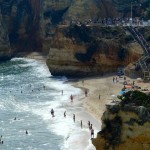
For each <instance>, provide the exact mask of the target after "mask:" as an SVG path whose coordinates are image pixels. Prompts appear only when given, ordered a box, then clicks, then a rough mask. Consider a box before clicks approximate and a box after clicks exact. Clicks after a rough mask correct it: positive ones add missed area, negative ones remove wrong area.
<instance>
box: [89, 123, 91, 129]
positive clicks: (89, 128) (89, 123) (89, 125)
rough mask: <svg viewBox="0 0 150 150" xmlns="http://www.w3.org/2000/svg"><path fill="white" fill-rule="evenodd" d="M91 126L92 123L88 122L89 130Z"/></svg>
mask: <svg viewBox="0 0 150 150" xmlns="http://www.w3.org/2000/svg"><path fill="white" fill-rule="evenodd" d="M90 125H91V124H90V121H88V127H89V129H90Z"/></svg>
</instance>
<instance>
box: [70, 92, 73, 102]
mask: <svg viewBox="0 0 150 150" xmlns="http://www.w3.org/2000/svg"><path fill="white" fill-rule="evenodd" d="M70 99H71V102H73V96H72V94H71V95H70Z"/></svg>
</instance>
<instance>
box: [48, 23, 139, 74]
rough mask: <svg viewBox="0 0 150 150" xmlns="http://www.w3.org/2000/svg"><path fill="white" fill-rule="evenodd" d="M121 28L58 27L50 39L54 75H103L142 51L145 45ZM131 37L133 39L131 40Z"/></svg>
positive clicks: (121, 65)
mask: <svg viewBox="0 0 150 150" xmlns="http://www.w3.org/2000/svg"><path fill="white" fill-rule="evenodd" d="M129 37H130V35H129V34H127V33H126V30H125V28H119V27H112V28H111V27H96V26H95V27H86V26H70V27H62V26H60V27H58V28H57V29H56V32H55V35H53V38H51V40H50V42H49V43H50V50H49V55H48V59H47V65H48V67H49V69H50V72H51V73H52V75H67V76H84V75H88V76H91V75H102V74H104V73H108V72H112V71H116V69H117V68H118V67H123V66H126V65H127V64H129V63H130V62H134V61H136V60H137V59H138V58H139V57H140V56H141V54H142V49H141V47H140V46H139V45H138V44H137V43H134V42H133V41H132V40H133V39H130V38H131V37H130V38H129ZM128 39H130V40H131V41H130V40H128Z"/></svg>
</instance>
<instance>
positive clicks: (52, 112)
mask: <svg viewBox="0 0 150 150" xmlns="http://www.w3.org/2000/svg"><path fill="white" fill-rule="evenodd" d="M51 115H52V117H55V116H54V110H53V108H52V109H51Z"/></svg>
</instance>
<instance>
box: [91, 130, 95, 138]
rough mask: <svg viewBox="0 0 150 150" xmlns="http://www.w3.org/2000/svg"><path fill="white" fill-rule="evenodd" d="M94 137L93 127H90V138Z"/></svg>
mask: <svg viewBox="0 0 150 150" xmlns="http://www.w3.org/2000/svg"><path fill="white" fill-rule="evenodd" d="M92 137H93V138H94V129H91V138H92Z"/></svg>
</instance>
